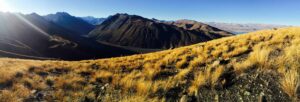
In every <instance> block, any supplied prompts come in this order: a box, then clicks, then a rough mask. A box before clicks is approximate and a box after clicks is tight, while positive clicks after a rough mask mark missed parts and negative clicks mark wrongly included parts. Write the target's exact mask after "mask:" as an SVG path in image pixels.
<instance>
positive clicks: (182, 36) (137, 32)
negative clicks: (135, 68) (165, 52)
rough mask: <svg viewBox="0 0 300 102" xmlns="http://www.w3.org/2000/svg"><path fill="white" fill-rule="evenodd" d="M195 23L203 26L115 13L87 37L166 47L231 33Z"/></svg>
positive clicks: (148, 46) (136, 45)
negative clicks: (169, 22)
mask: <svg viewBox="0 0 300 102" xmlns="http://www.w3.org/2000/svg"><path fill="white" fill-rule="evenodd" d="M199 25H200V26H206V28H205V29H197V30H194V29H185V28H182V27H179V26H177V25H172V24H166V23H160V22H156V21H155V20H152V19H147V18H144V17H141V16H137V15H128V14H116V15H114V16H111V17H109V18H107V19H106V20H105V21H104V22H103V23H102V24H100V25H98V26H97V27H96V28H95V29H94V30H93V31H91V32H90V33H89V37H90V38H93V39H96V40H97V41H99V42H107V43H111V44H116V45H121V46H130V47H136V48H150V49H169V48H175V47H180V46H186V45H190V44H195V43H199V42H204V41H209V40H212V39H217V38H221V37H226V36H231V35H232V34H231V33H229V32H225V31H221V30H219V29H217V28H214V27H210V26H208V25H205V24H200V23H199ZM198 27H199V26H198Z"/></svg>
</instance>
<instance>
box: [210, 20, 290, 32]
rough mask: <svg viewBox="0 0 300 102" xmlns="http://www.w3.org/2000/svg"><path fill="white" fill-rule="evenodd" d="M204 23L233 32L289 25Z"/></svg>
mask: <svg viewBox="0 0 300 102" xmlns="http://www.w3.org/2000/svg"><path fill="white" fill-rule="evenodd" d="M205 23H206V24H208V25H210V26H213V27H217V28H220V29H222V30H225V31H229V32H231V33H234V34H243V33H248V32H254V31H258V30H265V29H274V28H283V27H291V26H288V25H274V24H238V23H219V22H205Z"/></svg>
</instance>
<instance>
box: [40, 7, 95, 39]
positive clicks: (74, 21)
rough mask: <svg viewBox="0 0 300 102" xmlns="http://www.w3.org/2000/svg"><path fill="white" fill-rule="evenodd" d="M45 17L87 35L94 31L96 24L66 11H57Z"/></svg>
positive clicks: (79, 33)
mask: <svg viewBox="0 0 300 102" xmlns="http://www.w3.org/2000/svg"><path fill="white" fill-rule="evenodd" d="M44 18H45V19H47V20H49V21H52V22H54V23H56V24H57V25H59V26H61V27H64V28H66V29H68V30H70V31H73V32H74V33H76V34H78V35H86V34H88V33H89V32H90V31H92V30H93V29H94V28H95V26H94V25H92V24H89V23H88V22H86V21H84V20H82V19H80V18H77V17H75V16H71V15H70V14H68V13H66V12H57V13H56V14H49V15H46V16H44Z"/></svg>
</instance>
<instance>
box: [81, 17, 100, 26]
mask: <svg viewBox="0 0 300 102" xmlns="http://www.w3.org/2000/svg"><path fill="white" fill-rule="evenodd" d="M79 18H80V19H82V20H84V21H86V22H88V23H90V24H92V25H100V24H101V23H102V22H103V21H105V19H106V18H95V17H92V16H87V17H79Z"/></svg>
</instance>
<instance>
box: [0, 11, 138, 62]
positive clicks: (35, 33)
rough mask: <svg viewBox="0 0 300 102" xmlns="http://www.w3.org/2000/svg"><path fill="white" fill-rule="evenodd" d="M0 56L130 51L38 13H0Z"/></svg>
mask: <svg viewBox="0 0 300 102" xmlns="http://www.w3.org/2000/svg"><path fill="white" fill-rule="evenodd" d="M0 22H1V24H5V25H1V27H0V35H1V38H0V56H2V57H14V58H30V59H52V58H55V59H63V60H82V59H93V58H103V57H113V56H121V55H127V54H134V53H135V52H132V51H129V50H125V49H122V48H118V47H113V46H109V45H102V44H99V43H97V42H95V41H92V40H90V39H88V38H85V37H82V36H80V35H77V34H80V33H81V32H75V31H76V30H74V31H72V30H69V29H67V28H64V27H62V26H60V25H58V24H57V23H54V22H52V21H48V20H46V19H45V18H44V17H42V16H39V15H38V14H35V13H33V14H28V15H23V14H17V13H0Z"/></svg>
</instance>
